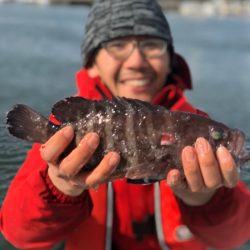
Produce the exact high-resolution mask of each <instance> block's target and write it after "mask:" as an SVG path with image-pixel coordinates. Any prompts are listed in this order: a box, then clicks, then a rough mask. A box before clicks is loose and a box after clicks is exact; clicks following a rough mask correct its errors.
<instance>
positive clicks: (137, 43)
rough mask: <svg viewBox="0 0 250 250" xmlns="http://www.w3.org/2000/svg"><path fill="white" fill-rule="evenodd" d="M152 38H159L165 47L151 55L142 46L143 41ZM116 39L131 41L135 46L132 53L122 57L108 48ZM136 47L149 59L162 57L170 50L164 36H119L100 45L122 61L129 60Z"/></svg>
mask: <svg viewBox="0 0 250 250" xmlns="http://www.w3.org/2000/svg"><path fill="white" fill-rule="evenodd" d="M150 40H157V41H161V42H163V43H162V45H163V47H162V49H161V52H160V53H159V55H154V56H149V55H147V54H146V53H145V52H144V50H143V47H142V45H141V44H143V43H145V42H148V41H150ZM115 41H127V42H129V41H131V42H132V44H133V47H132V49H131V51H130V53H128V55H126V56H125V57H122V56H121V57H119V56H116V55H114V54H113V53H112V52H111V51H110V50H109V49H108V46H107V45H108V44H110V43H113V42H115ZM136 47H137V48H138V49H139V51H140V53H141V54H142V55H143V56H144V57H145V58H149V59H150V58H160V57H161V56H163V55H164V54H165V53H166V52H167V50H168V44H167V42H166V41H165V40H163V39H162V38H158V37H146V38H145V37H143V38H133V37H119V38H114V39H112V40H109V41H106V42H103V43H101V45H100V48H104V49H105V50H106V51H107V53H108V54H109V55H110V56H111V57H113V58H114V59H116V60H120V61H124V60H127V59H128V58H129V57H130V55H131V54H132V53H133V51H134V49H135V48H136Z"/></svg>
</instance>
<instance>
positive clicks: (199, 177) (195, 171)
mask: <svg viewBox="0 0 250 250" xmlns="http://www.w3.org/2000/svg"><path fill="white" fill-rule="evenodd" d="M182 163H183V168H184V174H185V177H186V180H182V179H181V175H180V172H179V171H178V170H171V171H170V172H169V173H168V175H167V185H169V186H170V187H171V188H172V190H173V191H174V193H175V195H176V196H177V197H179V198H180V199H181V200H182V201H183V202H184V203H186V204H188V205H191V206H199V205H203V204H206V203H207V202H208V201H209V200H210V199H211V198H212V197H213V195H214V194H215V192H216V190H217V189H218V188H220V187H222V186H225V187H229V188H233V187H235V186H236V184H237V182H238V180H239V173H238V170H237V168H236V164H235V162H234V160H233V157H232V156H231V154H230V152H229V151H228V150H227V149H226V148H225V147H224V146H220V147H219V148H218V149H217V151H216V154H214V153H213V150H212V147H211V145H210V144H209V142H208V141H207V140H206V139H204V138H198V139H197V141H196V143H195V145H194V147H191V146H187V147H185V148H184V149H183V151H182Z"/></svg>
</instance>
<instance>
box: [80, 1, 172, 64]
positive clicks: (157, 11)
mask: <svg viewBox="0 0 250 250" xmlns="http://www.w3.org/2000/svg"><path fill="white" fill-rule="evenodd" d="M130 35H145V36H155V37H159V38H162V39H164V40H165V41H166V42H167V44H168V45H169V46H170V47H173V46H172V43H173V41H172V36H171V31H170V28H169V25H168V22H167V20H166V17H165V16H164V14H163V12H162V9H161V7H160V6H159V4H158V3H157V1H156V0H96V1H95V3H94V4H93V6H92V8H91V10H90V12H89V15H88V19H87V23H86V27H85V36H84V40H83V43H82V47H81V55H82V62H83V66H84V67H86V66H88V65H89V64H90V60H92V59H93V57H94V56H95V53H96V52H97V51H98V49H99V48H100V45H101V43H103V42H106V41H109V40H110V39H113V38H116V37H123V36H130Z"/></svg>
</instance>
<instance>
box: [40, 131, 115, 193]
mask: <svg viewBox="0 0 250 250" xmlns="http://www.w3.org/2000/svg"><path fill="white" fill-rule="evenodd" d="M73 137H74V131H73V128H72V127H70V126H69V127H65V128H63V129H61V130H60V131H58V132H57V133H56V134H55V135H53V136H52V137H51V138H50V139H49V140H48V141H47V142H46V143H45V144H44V145H42V146H41V150H40V151H41V156H42V158H43V159H44V160H45V161H46V162H47V163H48V166H49V168H48V175H49V177H50V179H51V181H52V183H53V184H54V185H55V186H56V188H57V189H59V190H60V191H61V192H63V193H64V194H66V195H69V196H77V195H80V194H81V193H82V192H83V191H84V190H85V189H88V188H94V189H96V188H97V187H98V185H99V184H101V183H102V182H104V181H105V179H106V178H107V177H108V176H109V175H110V174H111V173H112V172H113V171H114V170H115V168H116V167H117V165H118V164H119V161H120V156H119V154H117V153H115V152H109V153H108V154H107V155H106V156H105V157H104V158H103V160H102V161H101V162H100V164H99V165H98V166H97V167H96V168H95V169H94V170H92V171H82V170H84V165H85V164H86V163H87V162H88V161H89V159H90V158H91V157H92V155H93V154H94V152H95V150H96V148H97V147H98V145H99V141H100V138H99V136H98V135H97V134H96V133H88V134H86V135H85V136H84V137H83V139H82V140H81V141H80V143H79V145H78V146H77V147H76V148H75V149H73V150H72V152H71V153H70V154H69V155H67V156H66V157H65V158H64V159H62V160H59V158H60V155H61V154H62V153H63V152H64V150H65V149H66V148H67V146H68V145H69V144H70V142H71V141H72V139H73Z"/></svg>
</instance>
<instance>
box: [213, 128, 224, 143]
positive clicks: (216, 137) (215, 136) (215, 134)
mask: <svg viewBox="0 0 250 250" xmlns="http://www.w3.org/2000/svg"><path fill="white" fill-rule="evenodd" d="M211 136H212V138H213V139H214V140H216V141H217V140H220V139H222V133H221V132H220V131H218V130H213V131H211Z"/></svg>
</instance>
